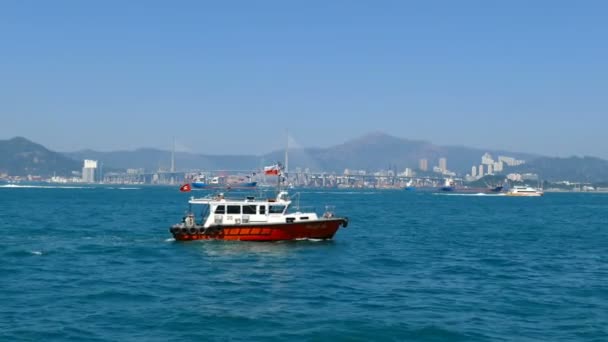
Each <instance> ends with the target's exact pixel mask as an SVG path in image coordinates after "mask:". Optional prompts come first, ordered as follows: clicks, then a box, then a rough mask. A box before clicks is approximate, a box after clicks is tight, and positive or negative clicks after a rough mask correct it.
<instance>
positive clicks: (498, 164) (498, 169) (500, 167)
mask: <svg viewBox="0 0 608 342" xmlns="http://www.w3.org/2000/svg"><path fill="white" fill-rule="evenodd" d="M503 169H504V164H503V162H501V161H499V162H496V163H494V171H495V172H502V171H503Z"/></svg>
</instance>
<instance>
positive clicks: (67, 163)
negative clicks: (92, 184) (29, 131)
mask: <svg viewBox="0 0 608 342" xmlns="http://www.w3.org/2000/svg"><path fill="white" fill-rule="evenodd" d="M81 168H82V164H81V162H79V161H75V160H73V159H70V158H68V157H66V156H65V155H63V154H61V153H57V152H53V151H50V150H49V149H47V148H46V147H44V146H42V145H40V144H36V143H34V142H32V141H29V140H27V139H26V138H23V137H15V138H12V139H9V140H0V173H8V174H9V175H11V176H27V175H38V176H52V175H53V174H56V175H62V176H69V175H70V174H71V173H72V171H78V170H80V169H81Z"/></svg>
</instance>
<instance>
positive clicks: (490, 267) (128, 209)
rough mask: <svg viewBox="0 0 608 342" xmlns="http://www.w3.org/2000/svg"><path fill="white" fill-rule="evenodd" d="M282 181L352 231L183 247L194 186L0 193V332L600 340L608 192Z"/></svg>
mask: <svg viewBox="0 0 608 342" xmlns="http://www.w3.org/2000/svg"><path fill="white" fill-rule="evenodd" d="M292 192H300V205H302V206H312V207H316V209H317V210H323V208H325V206H326V205H332V206H335V211H336V213H337V214H338V215H344V216H348V218H349V225H348V227H347V228H341V229H340V230H339V231H338V232H337V234H336V235H335V237H334V239H333V240H329V241H311V240H304V241H293V242H223V241H192V242H176V241H174V240H173V239H172V238H171V234H170V233H169V227H170V225H171V224H173V223H176V222H179V221H180V220H181V218H182V216H183V214H184V212H185V210H187V200H188V198H189V197H190V196H193V195H194V196H199V195H203V194H204V193H203V192H190V193H181V192H179V191H178V186H173V187H161V186H125V187H120V186H92V185H91V186H31V187H27V186H23V187H19V186H3V187H0V233H1V236H0V341H284V340H289V341H604V342H605V341H608V194H582V193H580V194H577V193H548V194H546V195H545V196H544V197H534V198H515V197H506V196H491V195H485V196H484V195H472V196H463V195H440V194H430V193H416V192H406V191H402V190H373V189H372V190H369V189H368V190H334V189H300V190H298V189H294V190H292ZM235 195H238V194H235Z"/></svg>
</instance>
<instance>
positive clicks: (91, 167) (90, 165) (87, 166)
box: [82, 159, 97, 183]
mask: <svg viewBox="0 0 608 342" xmlns="http://www.w3.org/2000/svg"><path fill="white" fill-rule="evenodd" d="M96 169H97V160H90V159H85V160H84V165H83V168H82V181H83V182H85V183H94V182H95V170H96Z"/></svg>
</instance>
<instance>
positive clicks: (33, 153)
mask: <svg viewBox="0 0 608 342" xmlns="http://www.w3.org/2000/svg"><path fill="white" fill-rule="evenodd" d="M486 152H489V153H490V154H492V155H493V156H494V157H497V156H498V155H506V156H510V157H514V158H517V159H524V160H526V161H527V163H526V164H524V165H521V166H518V167H515V168H507V169H506V170H505V171H506V172H509V173H510V172H518V173H527V172H531V173H537V174H539V175H540V176H541V178H543V179H544V180H549V181H558V180H570V181H581V182H601V181H608V161H606V160H603V159H599V158H594V157H571V158H550V157H543V156H538V155H533V154H526V153H516V152H507V151H495V150H486V149H477V148H468V147H464V146H439V145H435V144H432V143H430V142H427V141H422V140H409V139H403V138H398V137H394V136H391V135H387V134H384V133H371V134H368V135H365V136H362V137H359V138H356V139H353V140H349V141H347V142H345V143H343V144H339V145H335V146H331V147H327V148H296V149H290V150H289V168H290V170H291V171H293V170H294V168H296V167H301V168H310V169H311V170H313V171H327V172H336V173H342V172H343V171H344V169H347V168H348V169H356V170H360V169H362V170H367V171H375V170H380V169H388V168H391V169H396V170H398V171H402V170H404V169H405V168H406V167H409V168H412V169H417V168H418V162H419V160H420V159H422V158H425V159H427V160H428V166H429V168H431V169H432V167H433V166H435V165H437V164H438V159H439V158H441V157H445V158H447V164H448V165H447V166H448V169H450V170H452V171H456V172H458V173H460V174H465V173H467V172H470V169H471V166H473V165H478V164H479V163H480V161H481V156H482V155H483V154H484V153H486ZM284 156H285V151H284V150H277V151H274V152H270V153H267V154H264V155H208V154H197V153H186V152H177V153H176V154H175V164H176V169H177V170H182V171H185V170H243V171H253V170H256V169H260V168H261V167H262V166H263V165H270V164H271V163H274V162H276V161H283V159H284ZM83 159H95V160H99V161H100V162H101V163H102V164H103V168H104V170H106V172H107V171H109V170H111V169H113V168H114V169H122V170H124V169H127V168H144V169H146V170H148V171H155V170H158V169H159V168H162V169H165V170H168V169H169V168H170V164H171V152H169V151H165V150H158V149H150V148H142V149H138V150H134V151H116V152H98V151H92V150H83V151H77V152H70V153H64V154H59V153H56V152H52V151H49V150H48V149H46V148H44V147H43V146H41V145H39V144H35V143H33V142H31V141H29V140H27V139H25V138H13V139H11V140H6V141H0V172H6V173H9V174H11V175H27V174H34V175H52V174H53V173H57V174H58V175H64V174H69V173H70V172H71V171H73V170H80V168H81V167H82V166H81V165H82V164H81V161H82V160H83Z"/></svg>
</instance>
